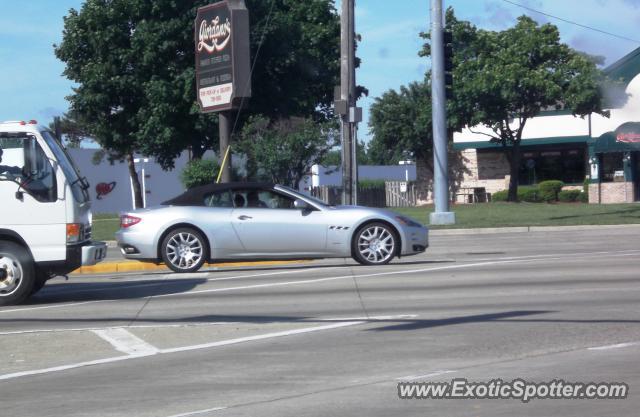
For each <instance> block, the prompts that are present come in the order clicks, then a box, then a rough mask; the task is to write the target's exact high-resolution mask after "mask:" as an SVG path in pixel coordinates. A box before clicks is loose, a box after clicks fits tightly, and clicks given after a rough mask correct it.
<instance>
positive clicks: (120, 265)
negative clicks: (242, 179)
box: [72, 260, 311, 275]
mask: <svg viewBox="0 0 640 417" xmlns="http://www.w3.org/2000/svg"><path fill="white" fill-rule="evenodd" d="M309 262H311V261H309V260H295V261H256V262H220V263H212V264H208V263H207V264H204V265H203V268H233V267H235V268H238V267H250V266H280V265H292V264H302V263H309ZM146 271H164V272H172V271H171V270H170V269H169V268H167V267H166V266H164V265H156V264H154V263H147V262H138V261H116V262H101V263H99V264H96V265H91V266H83V267H80V268H78V269H76V270H75V271H73V272H72V274H74V275H82V274H113V273H117V272H146Z"/></svg>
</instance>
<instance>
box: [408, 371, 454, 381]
mask: <svg viewBox="0 0 640 417" xmlns="http://www.w3.org/2000/svg"><path fill="white" fill-rule="evenodd" d="M454 372H457V371H450V370H447V371H435V372H432V373H430V374H425V375H409V376H403V377H400V378H396V381H415V380H416V379H429V378H435V377H437V376H440V375H445V374H451V373H454Z"/></svg>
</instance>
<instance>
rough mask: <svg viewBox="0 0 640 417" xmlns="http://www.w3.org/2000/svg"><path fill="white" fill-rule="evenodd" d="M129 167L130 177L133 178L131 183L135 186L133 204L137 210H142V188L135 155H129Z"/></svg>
mask: <svg viewBox="0 0 640 417" xmlns="http://www.w3.org/2000/svg"><path fill="white" fill-rule="evenodd" d="M127 165H128V167H129V177H131V183H132V184H133V202H134V204H135V206H136V208H142V206H143V202H142V201H143V200H142V187H141V186H140V178H138V173H137V172H136V164H135V162H134V160H133V153H131V152H130V153H128V154H127Z"/></svg>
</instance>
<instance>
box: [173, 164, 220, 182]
mask: <svg viewBox="0 0 640 417" xmlns="http://www.w3.org/2000/svg"><path fill="white" fill-rule="evenodd" d="M219 170H220V165H218V163H217V162H216V161H213V160H211V159H194V160H193V161H190V162H189V163H188V164H187V166H186V167H184V169H183V170H182V173H181V174H180V180H181V181H182V184H183V185H184V187H185V188H187V189H190V188H193V187H197V186H199V185H205V184H210V183H212V182H214V181H215V180H216V176H217V175H218V171H219Z"/></svg>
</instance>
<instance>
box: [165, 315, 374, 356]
mask: <svg viewBox="0 0 640 417" xmlns="http://www.w3.org/2000/svg"><path fill="white" fill-rule="evenodd" d="M364 323H366V322H365V321H348V322H344V323H336V324H328V325H326V326H318V327H307V328H304V329H296V330H285V331H283V332H275V333H267V334H261V335H257V336H247V337H238V338H236V339H229V340H221V341H219V342H212V343H203V344H200V345H193V346H181V347H177V348H171V349H161V350H160V353H176V352H187V351H190V350H200V349H209V348H212V347H219V346H228V345H235V344H238V343H246V342H253V341H256V340H264V339H273V338H276V337H283V336H292V335H295V334H303V333H311V332H318V331H322V330H331V329H338V328H341V327H349V326H356V325H358V324H364Z"/></svg>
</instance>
